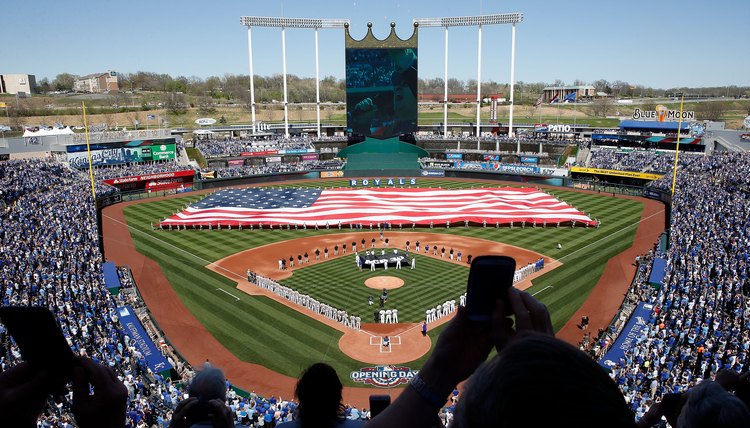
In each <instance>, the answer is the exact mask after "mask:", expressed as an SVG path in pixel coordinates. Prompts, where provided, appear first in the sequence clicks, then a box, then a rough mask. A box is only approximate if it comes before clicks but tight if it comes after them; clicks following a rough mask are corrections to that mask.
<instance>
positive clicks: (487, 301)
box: [466, 256, 516, 322]
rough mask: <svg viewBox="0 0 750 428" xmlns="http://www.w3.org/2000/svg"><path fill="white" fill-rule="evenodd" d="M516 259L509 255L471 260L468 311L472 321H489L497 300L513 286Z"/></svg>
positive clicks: (467, 289)
mask: <svg viewBox="0 0 750 428" xmlns="http://www.w3.org/2000/svg"><path fill="white" fill-rule="evenodd" d="M515 271H516V261H515V260H514V259H513V258H512V257H508V256H478V257H477V258H475V259H474V260H472V262H471V268H470V269H469V281H468V284H467V285H466V312H467V315H468V318H469V319H470V320H472V321H478V322H489V321H491V320H492V312H494V310H495V302H496V301H497V299H502V298H503V297H504V296H505V295H506V293H507V290H508V288H510V287H512V286H513V275H514V273H515Z"/></svg>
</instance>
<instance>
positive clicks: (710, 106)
mask: <svg viewBox="0 0 750 428" xmlns="http://www.w3.org/2000/svg"><path fill="white" fill-rule="evenodd" d="M726 111H727V104H726V103H725V102H723V101H703V102H701V103H698V105H696V106H695V115H696V118H697V119H700V120H710V121H712V122H716V121H718V120H721V118H722V117H723V116H724V113H726Z"/></svg>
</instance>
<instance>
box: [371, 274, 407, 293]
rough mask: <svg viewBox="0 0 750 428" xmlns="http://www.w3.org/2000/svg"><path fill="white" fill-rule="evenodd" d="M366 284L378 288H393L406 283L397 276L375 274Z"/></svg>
mask: <svg viewBox="0 0 750 428" xmlns="http://www.w3.org/2000/svg"><path fill="white" fill-rule="evenodd" d="M365 285H366V286H368V287H370V288H375V289H377V290H382V289H384V288H385V289H386V290H392V289H394V288H399V287H401V286H403V285H404V280H403V279H401V278H396V277H395V276H374V277H372V278H370V279H368V280H366V281H365Z"/></svg>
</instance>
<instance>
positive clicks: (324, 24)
mask: <svg viewBox="0 0 750 428" xmlns="http://www.w3.org/2000/svg"><path fill="white" fill-rule="evenodd" d="M240 23H241V24H242V25H244V26H246V27H247V42H248V55H249V57H250V99H251V100H250V103H251V104H250V105H251V108H252V115H253V118H252V119H253V131H255V89H254V85H253V80H254V76H253V43H252V38H251V35H250V34H251V33H250V29H251V28H252V27H275V28H281V52H282V54H281V56H282V67H283V70H284V81H283V92H284V134H285V136H286V137H289V109H288V105H287V87H286V86H287V85H286V31H285V30H286V29H287V28H305V29H314V30H315V75H316V79H315V88H316V89H315V90H316V94H317V96H316V102H317V110H318V114H317V121H318V122H317V130H318V136H320V78H319V67H318V29H341V30H343V29H344V28H345V27H346V26H348V25H349V20H348V19H313V18H274V17H262V16H242V17H240ZM262 98H263V95H262V93H261V99H262Z"/></svg>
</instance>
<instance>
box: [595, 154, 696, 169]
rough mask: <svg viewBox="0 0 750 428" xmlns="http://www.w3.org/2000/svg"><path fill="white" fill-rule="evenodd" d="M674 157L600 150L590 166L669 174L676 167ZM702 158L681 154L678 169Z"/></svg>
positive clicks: (672, 155)
mask: <svg viewBox="0 0 750 428" xmlns="http://www.w3.org/2000/svg"><path fill="white" fill-rule="evenodd" d="M674 156H675V155H674V153H663V152H656V151H648V150H634V151H629V152H623V151H620V150H615V149H598V150H593V151H592V152H591V159H590V160H589V164H588V166H589V167H591V168H601V169H614V170H621V171H635V172H654V173H668V172H670V171H672V167H673V166H674ZM702 156H704V155H703V154H702V153H700V154H696V153H691V152H680V154H679V158H678V168H682V167H686V166H688V165H690V164H691V163H692V162H693V161H695V160H696V159H697V158H700V157H702Z"/></svg>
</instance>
